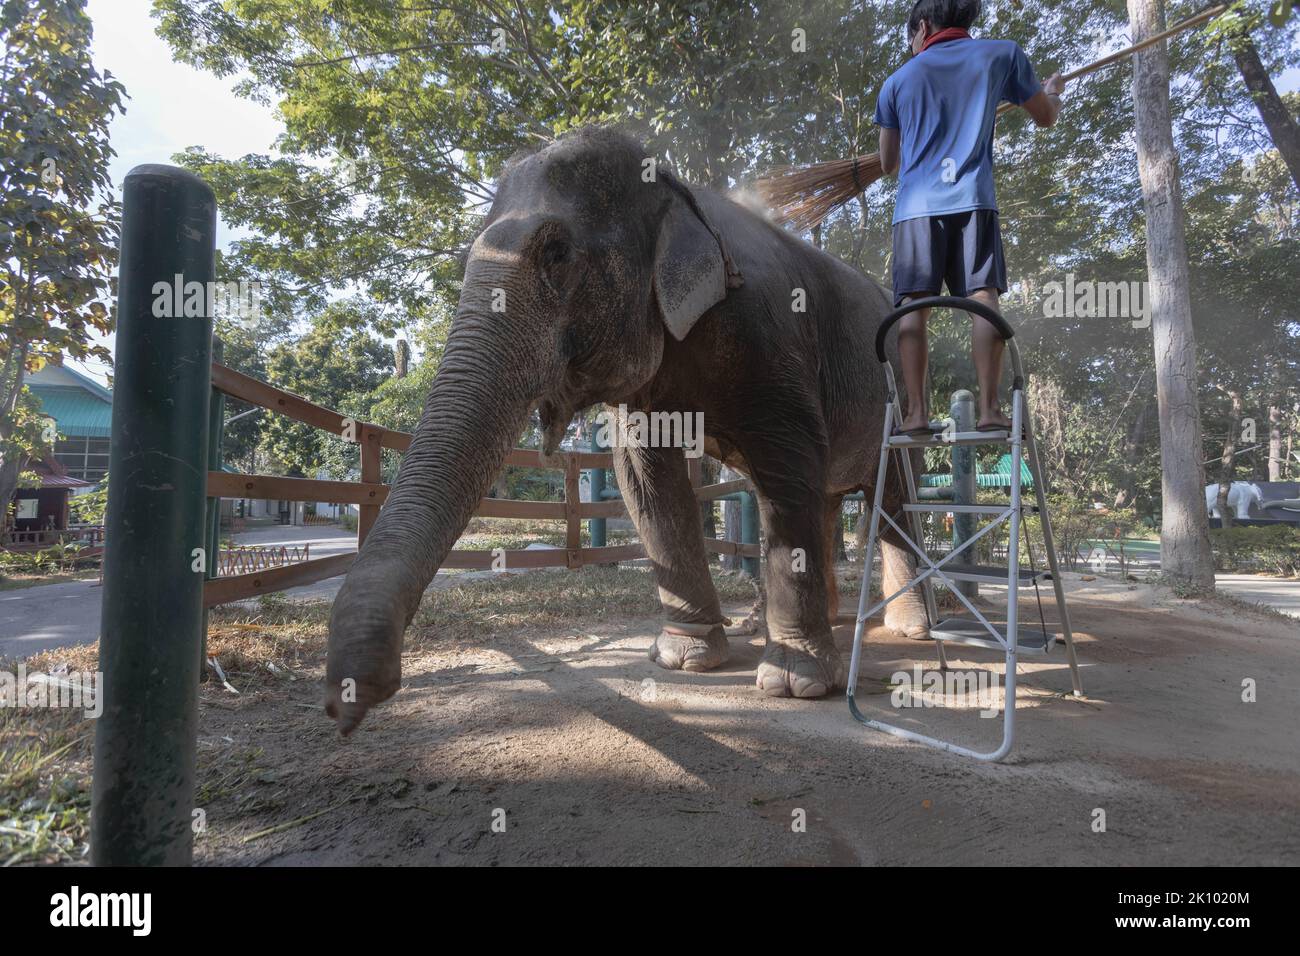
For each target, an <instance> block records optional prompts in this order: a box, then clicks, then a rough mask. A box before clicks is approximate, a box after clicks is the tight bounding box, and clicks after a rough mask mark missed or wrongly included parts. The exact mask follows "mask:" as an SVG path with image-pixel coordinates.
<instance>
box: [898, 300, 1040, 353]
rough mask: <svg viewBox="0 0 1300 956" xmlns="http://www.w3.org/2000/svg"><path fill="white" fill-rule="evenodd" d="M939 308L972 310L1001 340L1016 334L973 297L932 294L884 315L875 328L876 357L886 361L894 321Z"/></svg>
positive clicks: (998, 316) (1004, 320)
mask: <svg viewBox="0 0 1300 956" xmlns="http://www.w3.org/2000/svg"><path fill="white" fill-rule="evenodd" d="M939 308H953V309H961V310H962V311H963V312H972V313H974V314H975V315H978V316H979V317H980V318H983V319H988V320H989V322H991V323H993V328H995V329H997V330H998V335H1000V336H1002V339H1003V341H1005V340H1007V339H1009V338H1011V337H1012V336H1013V335H1015V334H1016V330H1015V329H1013V328H1012V327H1011V326H1010V325H1008V324H1007V320H1006V319H1004V318H1002V316H1000V315H998V313H996V312H994V311H993V310H992V309H990V308H989V307H988V306H987V305H985V304H984V303H983V302H976V301H975V300H974V299H968V298H966V297H965V296H960V295H932V296H928V297H927V298H924V299H913V300H912V301H911V302H908V303H906V304H905V305H902V306H900V307H898V308H897V309H895V310H894V311H893V312H890V313H889V315H887V316H885V320H884V321H883V322H881V323H880V328H879V329H877V330H876V358H878V359H880V361H881V363H882V364H883V363H884V362H886V361H887V359H886V358H885V336H886V335H888V334H889V330H890V329H891V328H893V325H894V323H895V322H897V321H898V320H899V319H901V318H902V317H903V316H905V315H909V314H910V313H912V312H916V311H918V310H920V309H939Z"/></svg>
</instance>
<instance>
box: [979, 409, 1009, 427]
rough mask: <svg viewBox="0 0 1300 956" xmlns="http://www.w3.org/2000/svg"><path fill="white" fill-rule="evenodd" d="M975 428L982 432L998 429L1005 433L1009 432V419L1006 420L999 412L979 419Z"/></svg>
mask: <svg viewBox="0 0 1300 956" xmlns="http://www.w3.org/2000/svg"><path fill="white" fill-rule="evenodd" d="M975 427H976V428H977V429H978V430H979V431H982V432H987V431H994V430H995V429H998V428H1004V429H1006V430H1007V431H1011V419H1009V418H1007V416H1005V415H1003V414H1002V413H1001V412H999V413H997V414H995V415H985V416H983V417H981V418H980V420H979V424H978V425H976V426H975Z"/></svg>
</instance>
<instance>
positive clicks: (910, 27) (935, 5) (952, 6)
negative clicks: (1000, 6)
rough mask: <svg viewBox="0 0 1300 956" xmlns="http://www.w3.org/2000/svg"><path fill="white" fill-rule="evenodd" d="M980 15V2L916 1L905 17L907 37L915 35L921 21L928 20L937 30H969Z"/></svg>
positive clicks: (952, 0)
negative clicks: (958, 28)
mask: <svg viewBox="0 0 1300 956" xmlns="http://www.w3.org/2000/svg"><path fill="white" fill-rule="evenodd" d="M979 15H980V0H916V3H914V4H912V12H911V13H910V14H909V15H908V17H907V35H908V36H911V35H912V34H914V33H916V30H917V27H919V26H920V25H921V21H922V20H929V21H930V26H932V27H934V28H935V29H937V30H942V29H944V28H945V27H961V28H962V29H963V30H969V29H970V25H971V24H972V23H974V22H975V18H976V17H978V16H979Z"/></svg>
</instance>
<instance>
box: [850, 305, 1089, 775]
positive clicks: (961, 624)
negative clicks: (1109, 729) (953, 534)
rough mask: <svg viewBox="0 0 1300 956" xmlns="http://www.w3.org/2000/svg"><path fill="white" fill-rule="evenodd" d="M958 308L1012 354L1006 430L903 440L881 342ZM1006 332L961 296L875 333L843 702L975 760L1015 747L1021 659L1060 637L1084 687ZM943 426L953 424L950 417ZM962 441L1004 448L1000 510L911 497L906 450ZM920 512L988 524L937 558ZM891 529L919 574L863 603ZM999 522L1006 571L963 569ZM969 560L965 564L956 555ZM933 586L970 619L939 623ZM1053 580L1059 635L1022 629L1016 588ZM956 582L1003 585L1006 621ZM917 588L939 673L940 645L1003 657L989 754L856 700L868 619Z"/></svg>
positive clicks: (903, 311) (888, 728) (901, 733)
mask: <svg viewBox="0 0 1300 956" xmlns="http://www.w3.org/2000/svg"><path fill="white" fill-rule="evenodd" d="M944 307H947V308H953V309H961V310H963V311H965V312H970V313H973V314H975V315H979V316H981V317H983V318H985V319H987V320H988V321H989V322H991V323H992V324H993V326H994V327H995V328H996V329H997V330H998V332H999V334H1000V335H1001V336H1002V338H1003V340H1004V341H1006V343H1007V351H1008V353H1009V354H1010V356H1011V368H1012V374H1013V378H1012V385H1011V423H1012V424H1011V430H1010V431H997V432H978V431H970V432H959V431H955V430H954V429H953V428H952V427H951V425H949V427H948V428H947V429H945V430H944V431H942V432H941V433H938V434H934V435H930V436H925V435H922V436H918V437H910V436H905V435H898V434H895V433H894V432H895V428H896V427H897V426H898V425H899V424H900V423H901V421H902V409H901V407H900V402H899V397H898V387H897V385H896V384H895V381H894V372H893V369H892V368H891V366H890V364H889V361H888V359H887V357H886V355H885V336H886V335H887V334H888V332H889V329H890V328H891V327H892V326H893V325H894V323H896V322H897V321H898V320H899V319H901V318H902V317H903V316H905V315H907V314H909V313H911V312H915V311H917V310H919V309H926V308H944ZM1013 335H1014V332H1013V330H1012V328H1011V326H1010V325H1008V324H1007V322H1006V320H1005V319H1003V318H1002V316H1000V315H999V314H998V313H997V312H995V311H993V310H992V309H990V308H988V307H987V306H985V305H984V304H983V303H980V302H976V301H975V300H973V299H967V298H963V297H959V296H931V297H928V298H924V299H916V300H913V301H912V302H909V303H907V304H905V305H904V306H902V307H901V308H899V309H896V310H894V311H893V312H891V313H890V314H889V315H888V316H886V317H885V320H884V321H883V322H882V323H881V325H880V328H879V330H878V331H877V333H876V357H877V358H878V359H879V360H880V362H881V364H882V365H883V366H884V369H885V380H886V382H887V383H888V388H889V397H888V405H887V406H886V409H885V416H884V426H883V429H884V430H883V433H882V435H881V438H880V464H879V468H878V469H877V472H876V485H875V500H874V502H873V503H872V507H871V517H870V525H869V530H868V533H867V547H866V551H865V552H864V553H863V572H862V592H861V596H860V598H859V600H858V615H857V626H856V627H855V629H854V632H853V655H852V658H851V660H850V663H849V678H848V685H849V686H848V702H849V711H850V712H851V713H852V714H853V716H854V718H856V719H857V720H858V721H860V722H861V723H863V724H866V725H867V726H868V727H871V728H872V729H874V730H879V731H882V732H884V733H887V734H892V735H894V736H896V737H902V738H904V739H906V740H911V741H915V742H916V743H921V744H925V745H926V746H929V747H935V748H937V749H939V750H946V751H949V752H951V753H955V754H961V755H962V756H966V757H973V758H975V759H976V760H986V761H995V760H1001V759H1002V758H1003V757H1005V756H1006V755H1007V754H1009V753H1010V752H1011V748H1012V746H1013V744H1014V742H1015V714H1016V661H1017V659H1018V657H1019V655H1021V654H1030V655H1046V654H1049V653H1050V652H1051V651H1052V649H1053V647H1054V645H1055V644H1056V643H1057V641H1058V639H1059V640H1060V641H1062V642H1063V643H1064V644H1065V654H1066V659H1067V661H1068V662H1069V665H1070V676H1071V679H1072V681H1073V684H1074V693H1075V695H1076V696H1082V694H1083V684H1082V682H1081V680H1080V678H1079V662H1078V658H1077V657H1076V655H1075V650H1074V635H1073V633H1072V632H1071V630H1070V616H1069V612H1068V611H1067V609H1066V606H1065V589H1064V587H1063V585H1062V582H1061V573H1060V567H1059V566H1058V564H1057V560H1056V551H1055V548H1054V547H1053V545H1052V528H1051V523H1050V521H1049V520H1048V515H1047V493H1046V488H1045V486H1044V484H1043V473H1042V469H1041V468H1040V467H1039V458H1038V447H1037V445H1036V444H1035V442H1034V435H1033V430H1032V428H1031V427H1030V416H1029V414H1028V409H1027V406H1026V404H1025V375H1024V369H1023V368H1022V366H1021V364H1020V352H1019V350H1018V349H1017V347H1016V343H1015V340H1014V338H1013ZM950 421H951V420H950ZM960 445H1006V446H1009V447H1010V449H1011V498H1010V501H1009V502H1008V503H1007V504H1006V505H1005V506H1003V505H976V504H956V503H952V502H946V503H932V502H928V501H927V502H922V501H920V500H918V497H917V491H916V476H915V475H914V474H913V469H912V458H911V455H910V452H911V450H912V449H914V448H949V449H951V448H954V447H957V446H960ZM894 460H896V461H897V463H898V466H899V467H900V468H901V470H902V474H903V479H904V480H903V485H904V488H905V489H906V501H905V503H904V504H903V506H902V509H901V511H900V512H898V513H895V514H892V515H891V514H888V513H887V512H886V511H885V510H884V508H883V506H882V501H883V498H884V490H885V484H886V481H887V479H888V476H889V468H890V463H891V461H894ZM1022 461H1024V462H1027V464H1028V466H1029V470H1030V474H1031V475H1032V476H1033V484H1034V495H1035V498H1036V504H1033V505H1025V504H1024V503H1023V502H1022V501H1021V487H1020V471H1021V462H1022ZM926 513H940V514H942V513H947V514H953V515H956V514H970V515H980V516H983V518H985V519H987V520H986V523H985V524H984V525H983V526H982V527H980V528H979V529H978V530H977V531H976V532H975V533H974V534H973V535H971V536H970V537H969V538H967V539H966V540H965V541H964V542H962V544H961V545H959V546H958V547H956V548H954V549H953V550H952V551H951V552H950V553H948V554H947V555H945V556H944V557H943V558H942V559H940V560H937V561H936V560H934V559H932V558H931V557H930V555H929V553H928V551H927V550H926V548H925V543H924V542H925V538H924V537H923V534H922V527H921V520H920V519H921V515H923V514H926ZM1025 513H1032V514H1037V515H1039V517H1040V518H1041V524H1042V529H1043V544H1044V549H1045V551H1046V553H1047V564H1048V567H1047V569H1046V570H1043V571H1038V570H1035V569H1034V568H1033V566H1032V558H1033V554H1032V551H1031V552H1030V554H1029V557H1030V561H1031V566H1030V567H1029V568H1022V567H1020V549H1019V545H1020V532H1021V517H1022V515H1023V514H1025ZM882 521H883V522H884V523H885V524H887V525H889V527H891V528H893V529H894V531H896V532H897V533H898V534H899V536H900V537H902V539H903V541H904V542H905V543H906V544H907V545H908V547H910V548H911V549H912V551H913V552H915V553H916V555H917V558H918V559H919V560H920V561H921V562H922V565H921V567H922V568H923V570H921V571H920V573H919V574H917V575H916V576H915V577H914V578H913V579H912V580H911V581H909V582H908V583H907V584H905V585H904V586H903V587H901V588H899V589H898V590H897V591H895V592H894V593H893V594H887V595H882V598H881V600H879V601H877V602H875V603H874V604H872V605H871V606H870V607H868V605H867V602H868V600H869V597H870V594H871V568H872V564H873V562H874V559H875V553H876V545H877V544H878V542H879V539H880V534H881V532H882V530H883V529H882V527H881V522H882ZM1003 523H1006V524H1007V525H1008V531H1009V535H1008V546H1007V566H1006V567H987V566H981V565H976V564H973V563H970V560H971V559H972V557H973V553H972V552H971V551H970V549H971V547H972V546H973V545H974V544H975V543H976V542H977V541H979V540H980V539H981V538H983V537H984V536H985V535H987V534H989V533H990V532H991V531H993V529H995V528H997V527H999V526H1001V525H1002V524H1003ZM965 556H970V557H967V558H966V560H965V561H963V560H962V559H963V557H965ZM936 580H938V581H940V582H942V583H944V584H946V585H948V586H949V588H950V589H951V590H952V592H953V594H955V595H956V596H957V598H958V599H959V600H960V601H961V602H962V604H964V605H965V607H966V610H967V611H969V612H970V614H969V616H959V617H951V618H946V619H940V618H939V614H938V610H937V605H936V602H935V598H934V582H935V581H936ZM1044 580H1050V581H1051V582H1052V589H1053V591H1054V592H1055V594H1056V607H1057V615H1058V621H1059V622H1060V623H1059V628H1060V635H1059V638H1058V635H1057V634H1055V633H1051V632H1048V631H1047V630H1046V628H1045V627H1044V628H1043V629H1041V630H1038V629H1029V628H1024V627H1021V626H1020V622H1019V620H1018V615H1017V606H1016V600H1017V598H1018V596H1019V593H1020V588H1021V587H1024V586H1032V587H1035V588H1037V585H1038V584H1039V583H1040V582H1042V581H1044ZM961 581H974V582H977V583H983V584H1005V585H1006V587H1007V592H1006V593H1007V609H1006V624H1005V625H1002V626H998V625H995V624H993V623H990V621H989V620H988V618H987V617H986V616H985V615H984V614H983V613H981V612H980V610H979V609H978V608H977V607H975V605H974V604H972V603H971V601H970V600H969V599H968V598H967V597H966V595H965V594H963V593H962V592H961V590H960V589H959V588H957V587H954V586H953V585H954V584H955V583H957V582H961ZM915 587H920V588H921V593H922V598H923V601H924V604H925V609H926V616H927V618H928V620H929V622H930V636H931V637H932V638H933V639H934V641H935V648H936V649H937V651H938V655H939V667H940V669H941V670H945V671H946V670H947V669H948V660H947V657H946V655H945V652H944V647H945V645H946V644H961V645H966V646H969V647H979V648H987V649H989V650H995V651H1002V652H1004V654H1005V655H1006V675H1005V678H1004V680H1003V707H1002V743H1001V745H1000V746H998V748H997V749H996V750H992V751H988V752H982V751H977V750H971V749H970V748H967V747H962V746H959V745H958V744H954V743H950V742H948V741H945V740H939V739H938V738H936V737H931V736H927V735H926V734H921V733H917V732H916V731H913V730H908V729H906V728H904V727H897V726H895V725H893V724H887V723H884V722H883V721H879V720H873V719H871V718H869V717H867V716H866V715H865V714H863V713H862V712H861V711H860V710H859V709H858V706H857V703H856V701H855V700H854V692H855V691H856V689H857V681H858V670H859V667H860V666H861V662H862V661H861V659H862V636H863V631H864V630H865V625H866V622H867V620H868V618H871V617H873V616H875V615H876V614H877V613H879V612H880V611H881V610H882V609H883V608H884V607H885V606H886V605H887V604H889V603H890V602H891V601H893V600H895V599H897V598H898V597H900V596H902V595H903V594H906V593H907V592H909V591H911V590H912V589H913V588H915Z"/></svg>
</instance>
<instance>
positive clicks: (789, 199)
mask: <svg viewBox="0 0 1300 956" xmlns="http://www.w3.org/2000/svg"><path fill="white" fill-rule="evenodd" d="M883 175H884V170H882V169H881V168H880V154H879V153H869V154H868V155H866V156H858V157H855V158H854V159H836V160H833V161H831V162H829V163H817V164H815V165H813V166H783V167H781V168H779V169H774V170H772V171H771V172H770V173H768V174H767V175H766V176H764V177H763V178H761V179H759V180H758V181H757V182H755V183H754V188H755V189H757V190H758V194H759V195H760V196H762V197H763V201H764V202H766V203H767V205H768V206H769V207H770V208H771V210H772V212H773V214H774V216H775V218H776V221H777V222H779V223H781V224H782V225H788V226H792V227H793V228H794V229H795V231H796V232H804V231H806V230H808V229H812V228H813V227H814V226H816V225H818V224H819V223H820V222H821V221H822V220H823V219H825V218H826V217H827V216H829V215H830V214H831V213H832V212H834V211H835V210H836V209H838V208H839V207H840V206H843V205H844V204H845V203H846V202H848V201H849V200H850V199H852V198H853V197H854V196H856V195H858V193H860V192H862V191H863V190H864V189H866V188H867V187H868V186H870V185H871V184H872V183H874V182H875V181H876V180H877V179H879V178H880V177H881V176H883Z"/></svg>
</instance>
